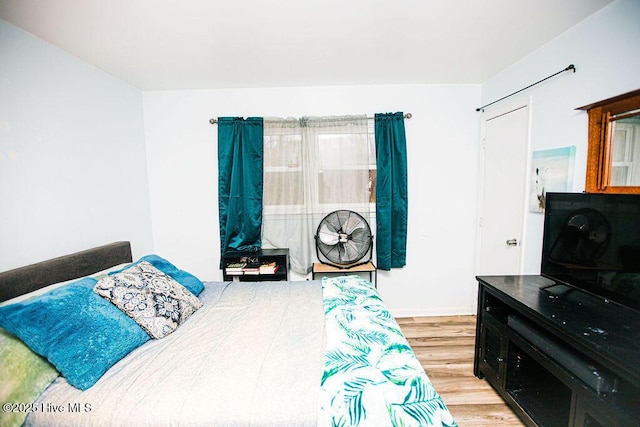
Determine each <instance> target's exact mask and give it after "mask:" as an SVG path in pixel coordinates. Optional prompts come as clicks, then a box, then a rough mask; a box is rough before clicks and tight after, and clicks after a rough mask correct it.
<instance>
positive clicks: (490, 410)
mask: <svg viewBox="0 0 640 427" xmlns="http://www.w3.org/2000/svg"><path fill="white" fill-rule="evenodd" d="M396 320H397V321H398V324H399V325H400V328H401V329H402V331H403V333H404V334H405V336H406V337H407V339H408V341H409V344H410V345H411V347H412V348H413V351H414V352H415V354H416V356H418V359H419V360H420V362H421V363H422V366H423V367H424V370H425V371H426V372H427V375H428V376H429V378H430V379H431V382H432V383H433V385H434V387H435V389H436V391H437V392H438V393H439V394H440V396H442V399H443V400H444V403H445V404H446V405H447V407H448V408H449V410H450V411H451V413H452V414H453V417H454V418H455V420H456V422H457V423H458V425H459V426H460V427H471V426H482V427H485V426H492V427H494V426H524V424H523V423H522V422H521V421H520V419H519V418H518V417H517V416H516V415H515V414H514V413H513V412H512V411H511V409H510V408H509V407H508V406H507V405H506V404H505V403H504V401H503V400H502V398H501V397H500V395H499V394H498V393H497V392H496V391H495V390H494V389H493V388H492V387H491V386H490V385H489V383H487V382H486V380H484V379H483V380H480V379H478V378H476V377H475V376H474V375H473V354H474V345H475V332H476V318H475V316H446V317H407V318H398V319H396Z"/></svg>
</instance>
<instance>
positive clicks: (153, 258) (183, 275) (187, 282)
mask: <svg viewBox="0 0 640 427" xmlns="http://www.w3.org/2000/svg"><path fill="white" fill-rule="evenodd" d="M142 261H147V262H148V263H149V264H151V265H153V266H154V267H155V268H157V269H158V270H160V271H162V272H163V273H164V274H166V275H169V276H171V277H172V278H173V280H175V281H176V282H178V283H180V284H181V285H182V286H184V287H185V288H187V289H189V292H191V293H192V294H193V295H195V296H198V295H200V293H201V292H202V290H203V289H204V284H203V283H202V282H201V281H200V279H198V278H197V277H196V276H194V275H193V274H191V273H188V272H186V271H184V270H180V269H179V268H178V267H176V266H175V265H173V264H171V263H170V262H169V261H167V260H166V259H164V258H162V257H159V256H158V255H146V256H143V257H142V258H140V259H139V260H138V261H136V262H134V263H133V264H130V265H127V266H126V267H124V268H122V269H120V270H116V271H112V272H110V273H109V276H112V275H114V274H118V273H120V272H122V271H123V270H126V269H127V268H129V267H132V266H134V265H136V264H138V263H139V262H142Z"/></svg>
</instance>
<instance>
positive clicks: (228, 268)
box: [222, 249, 289, 282]
mask: <svg viewBox="0 0 640 427" xmlns="http://www.w3.org/2000/svg"><path fill="white" fill-rule="evenodd" d="M269 263H271V264H274V265H275V267H276V271H275V272H265V270H264V269H262V270H261V269H260V267H261V266H263V265H265V264H269ZM242 264H244V265H243V266H242V267H239V266H238V265H242ZM256 268H257V269H258V270H257V271H256ZM222 278H223V280H225V281H227V280H237V281H242V282H260V281H266V280H289V249H261V250H259V251H257V252H242V251H228V252H226V253H225V254H224V255H223V257H222Z"/></svg>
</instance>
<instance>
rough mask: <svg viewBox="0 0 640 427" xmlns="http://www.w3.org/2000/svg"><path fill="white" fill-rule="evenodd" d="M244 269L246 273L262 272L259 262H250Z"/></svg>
mask: <svg viewBox="0 0 640 427" xmlns="http://www.w3.org/2000/svg"><path fill="white" fill-rule="evenodd" d="M242 271H243V273H244V274H252V275H258V274H260V264H259V263H257V262H250V263H248V264H247V265H245V266H244V268H243V269H242Z"/></svg>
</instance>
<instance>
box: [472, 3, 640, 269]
mask: <svg viewBox="0 0 640 427" xmlns="http://www.w3.org/2000/svg"><path fill="white" fill-rule="evenodd" d="M569 64H574V65H575V66H576V68H577V72H576V73H575V74H574V73H571V72H566V73H563V74H561V75H559V76H557V77H554V78H552V79H550V80H547V81H545V82H543V83H541V84H539V85H537V86H535V87H534V88H532V89H530V90H527V91H525V92H522V93H521V94H519V95H516V97H531V99H532V115H531V118H532V123H531V149H532V151H535V150H546V149H549V148H557V147H566V146H570V145H575V146H576V165H575V176H574V179H573V191H575V192H581V191H584V181H585V170H586V158H587V114H586V112H584V111H576V110H575V109H576V108H578V107H581V106H584V105H588V104H590V103H592V102H596V101H599V100H602V99H606V98H610V97H612V96H615V95H620V94H622V93H626V92H629V91H631V90H635V89H638V88H640V1H638V0H619V1H616V2H614V3H612V4H611V5H609V6H607V7H605V8H604V9H602V10H601V11H599V12H597V13H596V14H594V15H592V16H591V17H589V18H587V19H586V20H584V21H583V22H581V23H580V24H578V25H576V26H574V27H573V28H571V29H569V30H568V31H566V32H565V33H563V34H562V35H560V36H559V37H557V38H555V39H554V40H552V41H551V42H550V43H548V44H546V45H545V46H543V47H541V48H540V49H538V50H537V51H536V52H534V53H532V54H531V55H529V56H527V57H525V58H523V59H522V60H521V61H519V62H517V63H516V64H514V65H512V66H511V67H509V68H507V69H505V70H504V71H502V72H500V73H499V74H497V75H496V76H494V77H492V78H491V79H489V80H488V81H487V82H485V83H484V84H483V85H482V105H484V104H486V103H489V102H491V101H494V100H495V99H499V98H501V97H503V96H505V95H507V94H509V93H512V92H514V91H516V90H518V89H520V88H522V87H526V86H528V85H529V84H531V83H533V82H536V81H538V80H540V79H542V78H544V77H546V76H548V75H550V74H553V73H555V72H556V71H559V70H561V69H563V68H565V67H566V66H567V65H569ZM505 102H506V101H505ZM499 105H501V103H498V104H496V106H495V107H489V108H488V109H487V112H490V111H491V110H490V109H491V108H497V106H499ZM530 154H531V153H530ZM505 161H508V159H505ZM527 206H528V204H527ZM542 229H543V215H542V214H537V213H527V215H526V225H525V235H524V238H523V246H524V251H525V264H524V273H525V274H538V273H539V272H540V252H541V248H542Z"/></svg>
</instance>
